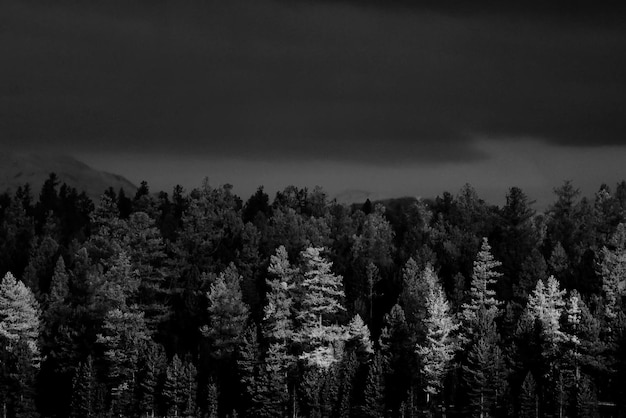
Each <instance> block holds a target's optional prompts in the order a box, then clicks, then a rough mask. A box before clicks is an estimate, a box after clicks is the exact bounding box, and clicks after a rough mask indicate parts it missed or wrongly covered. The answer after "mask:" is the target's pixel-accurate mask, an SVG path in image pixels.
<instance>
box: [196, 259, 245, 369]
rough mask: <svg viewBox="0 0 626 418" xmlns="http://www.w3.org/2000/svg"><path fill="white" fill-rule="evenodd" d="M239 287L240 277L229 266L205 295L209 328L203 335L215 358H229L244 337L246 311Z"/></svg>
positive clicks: (205, 328)
mask: <svg viewBox="0 0 626 418" xmlns="http://www.w3.org/2000/svg"><path fill="white" fill-rule="evenodd" d="M240 283H241V276H240V275H239V273H238V272H237V269H236V268H235V266H234V265H232V264H231V265H230V266H229V267H228V268H227V269H226V270H225V271H224V272H223V273H221V274H220V275H219V276H218V277H217V280H216V281H215V283H213V284H212V285H211V289H210V290H209V292H207V298H208V300H209V306H208V308H207V309H208V313H209V322H210V325H208V326H204V327H203V328H202V333H203V334H204V336H206V337H208V338H209V340H210V342H211V351H212V355H213V356H214V357H215V358H225V357H230V356H231V355H232V353H233V351H234V350H235V347H236V346H237V344H238V343H239V342H240V341H241V338H242V336H243V332H244V329H245V324H246V321H247V319H248V307H247V306H246V304H245V303H244V302H243V301H242V295H241V287H240Z"/></svg>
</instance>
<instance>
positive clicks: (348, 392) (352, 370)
mask: <svg viewBox="0 0 626 418" xmlns="http://www.w3.org/2000/svg"><path fill="white" fill-rule="evenodd" d="M358 367H359V362H358V360H357V357H356V354H355V353H354V352H349V353H348V354H347V355H346V356H345V357H344V358H343V359H342V361H341V363H340V367H339V379H340V383H339V392H338V396H339V401H338V406H337V410H338V411H337V412H338V413H337V416H338V417H339V418H349V417H350V416H351V411H352V406H353V402H352V401H353V389H354V379H355V376H356V374H357V370H358Z"/></svg>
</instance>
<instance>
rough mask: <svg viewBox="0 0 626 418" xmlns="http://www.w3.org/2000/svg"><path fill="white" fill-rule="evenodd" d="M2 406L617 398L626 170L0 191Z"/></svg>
mask: <svg viewBox="0 0 626 418" xmlns="http://www.w3.org/2000/svg"><path fill="white" fill-rule="evenodd" d="M0 274H1V276H0V277H4V278H3V279H2V282H1V283H0V340H1V341H2V344H1V345H0V349H1V353H0V355H1V357H0V359H1V363H0V365H1V366H0V367H1V370H0V402H1V403H2V405H1V407H2V411H3V412H2V413H3V416H7V417H37V416H44V417H77V418H78V417H112V416H116V417H119V416H123V417H140V416H143V417H154V416H158V417H164V416H168V417H211V418H213V417H235V416H245V417H287V416H289V417H295V416H300V417H341V418H344V417H416V416H424V415H433V414H434V415H437V416H442V415H444V414H445V415H447V416H454V415H455V414H456V415H457V416H480V417H486V416H503V417H504V416H518V417H539V416H541V417H549V416H559V417H565V416H568V417H593V416H598V414H616V413H617V412H618V411H626V396H625V395H626V393H624V392H625V391H626V341H625V338H624V336H625V335H626V334H625V333H624V329H625V327H626V321H625V314H624V312H625V311H624V306H625V305H624V300H623V298H624V295H625V294H626V182H622V183H620V184H618V185H617V187H616V188H615V191H614V192H612V191H611V190H610V188H609V187H607V186H606V185H603V186H601V187H600V189H599V191H598V192H597V193H596V194H595V195H594V197H593V198H591V199H589V198H585V197H581V196H580V193H579V191H578V190H577V189H576V188H575V187H574V185H572V184H571V183H570V182H565V183H564V184H563V185H562V186H560V187H558V188H556V189H555V198H554V202H553V203H552V204H551V205H550V207H549V209H548V210H547V211H546V212H545V213H537V212H536V211H535V210H534V209H533V202H531V201H530V200H529V198H528V196H526V195H525V194H524V192H523V191H522V190H520V189H519V188H515V187H513V188H511V189H510V190H509V191H508V193H507V195H506V203H505V204H504V205H503V206H502V207H498V206H493V205H488V204H486V203H485V202H484V201H483V200H481V199H480V198H479V197H478V196H477V194H476V192H475V190H474V189H472V187H471V186H469V185H466V186H464V187H463V188H462V189H461V190H460V191H459V192H458V194H456V195H452V194H450V193H443V194H442V195H441V196H440V197H437V198H436V199H434V200H430V201H422V200H418V199H399V200H392V201H388V202H385V204H384V205H383V204H372V203H371V202H369V201H367V202H366V203H365V204H363V205H352V206H347V205H342V204H338V203H336V202H334V201H329V199H328V197H327V196H326V194H325V193H324V191H323V190H321V189H319V188H315V189H314V190H312V191H311V190H307V189H299V188H296V187H292V186H290V187H287V188H286V189H285V190H283V191H281V192H278V193H277V194H276V196H275V197H274V198H273V199H270V197H269V196H268V195H267V194H266V193H265V192H264V191H263V188H259V189H258V191H257V192H256V193H255V194H254V195H253V196H251V197H250V198H249V199H248V200H246V201H245V202H244V201H243V200H241V199H240V198H239V197H237V196H236V195H235V194H233V192H232V187H231V186H229V185H226V186H221V187H212V186H210V185H209V184H208V183H207V182H205V183H204V184H203V185H202V187H200V188H198V189H195V190H192V191H190V192H186V191H184V190H183V189H182V188H181V187H176V188H175V189H174V190H173V193H172V194H171V195H169V194H167V193H165V192H161V193H159V194H158V195H157V194H152V193H150V191H149V189H148V185H147V184H146V183H145V182H144V183H142V185H141V187H140V188H139V190H138V191H137V193H136V194H135V195H134V196H127V195H126V194H125V193H124V191H123V190H119V191H116V190H112V189H110V190H107V191H106V192H105V193H104V194H103V195H102V197H101V199H100V200H99V202H97V203H94V202H92V201H91V200H90V199H89V198H88V197H87V196H86V195H85V194H84V193H80V192H79V191H77V190H75V189H73V188H71V187H68V186H67V185H59V182H58V180H57V178H56V176H55V175H51V176H50V178H49V179H48V180H47V181H46V183H45V184H44V185H43V187H42V189H41V191H40V192H39V194H38V197H33V193H32V191H31V190H30V188H29V187H28V185H26V186H24V187H21V188H19V189H18V190H16V191H15V192H14V193H8V192H7V193H4V194H3V195H1V196H0Z"/></svg>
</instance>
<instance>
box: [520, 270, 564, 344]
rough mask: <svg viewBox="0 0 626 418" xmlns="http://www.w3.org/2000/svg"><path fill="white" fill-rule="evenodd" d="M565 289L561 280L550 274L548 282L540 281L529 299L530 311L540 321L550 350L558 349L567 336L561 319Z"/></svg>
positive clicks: (545, 341)
mask: <svg viewBox="0 0 626 418" xmlns="http://www.w3.org/2000/svg"><path fill="white" fill-rule="evenodd" d="M564 294H565V291H564V290H561V289H560V288H559V282H558V281H557V280H556V279H555V278H554V276H550V277H549V278H548V280H547V282H546V283H545V284H544V282H543V281H541V280H540V281H538V282H537V286H536V287H535V290H534V291H533V293H532V294H531V295H530V298H529V299H528V306H527V309H528V312H529V313H530V315H531V316H532V317H533V318H534V319H536V320H537V321H539V324H540V325H541V333H542V336H543V339H544V343H545V344H546V346H545V349H546V350H549V351H550V352H552V351H554V350H556V348H557V347H556V346H557V344H558V343H560V342H562V341H563V339H564V338H565V336H564V334H563V332H562V331H561V325H560V319H561V314H562V312H563V307H564V306H565V301H564V300H563V295H564Z"/></svg>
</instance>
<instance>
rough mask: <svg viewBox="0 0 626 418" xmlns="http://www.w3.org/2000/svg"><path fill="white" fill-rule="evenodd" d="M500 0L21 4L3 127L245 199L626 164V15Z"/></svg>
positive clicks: (611, 172)
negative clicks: (227, 187) (230, 189)
mask: <svg viewBox="0 0 626 418" xmlns="http://www.w3.org/2000/svg"><path fill="white" fill-rule="evenodd" d="M100 3H102V4H103V5H101V4H100ZM501 3H502V2H491V1H477V2H472V3H471V6H470V7H468V6H463V7H461V6H460V5H461V4H467V2H453V1H447V2H443V3H441V2H419V1H411V2H409V1H397V2H394V1H382V0H381V1H380V2H377V1H375V0H371V1H356V0H355V1H353V2H349V1H345V2H335V1H330V0H328V1H312V0H309V1H287V0H284V1H278V0H254V1H242V0H221V1H211V0H204V1H200V0H197V1H194V0H188V1H158V0H157V1H147V0H146V1H143V0H135V1H132V2H128V1H124V2H121V1H119V2H118V1H116V0H113V1H108V2H96V1H63V0H61V1H57V2H48V1H46V2H37V1H28V0H24V1H14V0H4V1H3V2H1V4H0V80H2V83H0V141H1V143H2V146H3V147H4V148H7V149H9V150H18V149H21V150H24V149H26V150H29V151H37V152H56V153H67V154H74V155H76V156H79V157H81V158H83V159H85V160H86V161H87V162H89V163H92V164H94V165H96V166H97V167H98V168H103V169H109V170H111V171H118V172H120V173H121V174H125V175H126V176H128V177H129V178H131V180H134V181H138V180H140V179H142V178H146V179H147V180H148V181H149V182H152V183H154V184H155V187H170V186H171V185H173V184H176V183H183V184H184V185H186V186H187V187H193V186H195V185H198V184H200V182H201V179H202V178H203V177H204V176H209V177H210V178H214V179H216V181H223V182H231V183H234V184H235V186H239V187H240V192H241V193H242V194H243V195H245V194H247V193H249V192H251V191H252V190H253V189H254V188H255V187H256V185H258V184H260V182H262V181H265V182H267V183H268V184H266V185H267V186H268V187H269V188H270V189H272V188H279V187H283V186H284V185H286V184H290V183H296V184H299V183H300V182H302V183H306V184H302V185H309V183H311V184H320V185H322V186H324V187H325V188H327V189H329V191H330V192H331V193H338V192H341V191H342V190H343V189H362V190H367V191H371V192H373V193H379V194H382V195H388V194H413V195H428V194H431V193H437V192H441V191H442V190H443V189H452V191H456V190H455V187H457V186H459V185H460V184H463V183H465V182H466V181H469V182H472V183H475V184H476V186H477V188H479V191H480V189H481V188H482V189H483V190H485V193H487V194H489V193H492V194H499V195H503V194H504V191H505V190H506V188H507V187H509V186H513V185H518V186H521V187H523V188H524V187H526V188H527V189H529V190H531V191H532V192H534V193H537V194H542V193H545V192H546V191H549V190H550V189H551V188H552V187H554V186H557V185H558V184H559V183H560V182H561V181H562V180H563V179H565V178H572V179H574V180H575V181H578V182H579V183H581V185H583V186H585V187H592V188H597V187H598V186H599V185H600V183H602V182H608V183H612V182H615V181H617V180H619V179H621V178H625V177H626V172H625V170H623V169H622V164H621V161H625V160H624V158H626V148H625V147H624V146H623V144H624V145H626V25H624V22H625V21H626V14H625V13H624V12H623V10H621V9H618V7H617V6H615V5H613V4H611V3H609V2H591V1H589V2H575V1H572V2H554V1H552V2H550V1H549V0H546V1H543V2H538V1H536V2H533V1H530V2H523V3H522V2H520V3H519V4H518V5H512V6H511V5H506V4H505V5H502V4H501ZM615 4H617V2H616V3H615ZM617 157H619V158H617ZM506 161H508V162H506ZM505 162H506V163H505ZM164 166H166V167H168V169H167V170H166V171H164V170H163V167H164ZM570 171H571V172H570ZM370 177H371V178H370ZM416 177H419V179H417V178H416ZM533 179H534V180H533ZM418 180H419V181H418ZM504 181H506V182H508V183H507V184H504V183H503V182H504ZM185 183H186V184H185ZM236 190H237V189H236Z"/></svg>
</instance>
